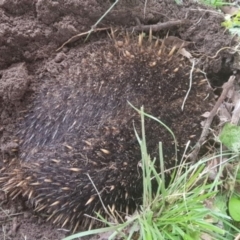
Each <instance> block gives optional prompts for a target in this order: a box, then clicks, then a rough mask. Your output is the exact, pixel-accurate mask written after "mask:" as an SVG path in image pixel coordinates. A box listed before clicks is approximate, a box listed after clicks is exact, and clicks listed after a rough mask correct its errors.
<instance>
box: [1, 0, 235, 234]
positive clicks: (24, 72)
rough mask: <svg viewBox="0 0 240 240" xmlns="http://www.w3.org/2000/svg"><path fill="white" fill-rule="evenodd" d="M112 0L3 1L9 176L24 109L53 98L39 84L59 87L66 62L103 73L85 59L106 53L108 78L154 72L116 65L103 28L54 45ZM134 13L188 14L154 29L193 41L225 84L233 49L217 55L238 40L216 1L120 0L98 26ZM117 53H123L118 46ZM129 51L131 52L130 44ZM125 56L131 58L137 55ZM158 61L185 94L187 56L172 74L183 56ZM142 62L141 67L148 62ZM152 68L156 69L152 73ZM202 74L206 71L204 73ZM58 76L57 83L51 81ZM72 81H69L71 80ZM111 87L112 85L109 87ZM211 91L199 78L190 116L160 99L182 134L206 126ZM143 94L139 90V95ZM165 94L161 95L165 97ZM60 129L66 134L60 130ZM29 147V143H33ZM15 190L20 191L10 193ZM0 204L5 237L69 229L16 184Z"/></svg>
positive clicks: (217, 81)
mask: <svg viewBox="0 0 240 240" xmlns="http://www.w3.org/2000/svg"><path fill="white" fill-rule="evenodd" d="M111 2H113V1H100V0H88V1H85V0H76V1H74V0H71V1H70V0H59V1H51V0H33V1H28V0H18V1H16V0H3V1H1V3H0V56H1V58H0V110H1V116H0V124H1V125H0V150H1V154H0V166H1V173H2V175H1V178H2V177H3V176H5V175H4V173H5V172H8V173H9V172H11V169H13V168H16V166H18V165H19V159H21V156H23V155H24V154H25V153H24V152H25V149H24V150H23V149H21V148H20V152H19V150H18V147H19V145H18V144H19V143H18V141H17V140H16V138H17V137H16V136H17V132H18V131H19V124H20V122H21V121H22V119H24V118H25V117H26V116H29V115H30V117H31V114H28V113H29V111H30V110H29V109H31V105H34V101H35V100H36V99H37V100H36V101H37V102H39V101H42V102H44V103H45V106H46V104H47V103H46V102H47V101H46V99H48V97H49V96H48V95H44V94H43V95H42V96H41V98H40V100H39V94H38V93H39V92H44V88H45V89H48V88H49V89H52V90H53V91H55V90H56V88H58V87H59V88H60V89H61V88H62V84H63V83H64V81H65V80H69V79H74V78H76V76H78V75H77V73H76V72H74V73H73V72H72V75H71V74H70V73H69V72H70V71H68V69H72V70H74V69H75V70H76V71H77V68H76V67H77V66H78V64H82V65H81V68H80V70H79V71H80V73H82V71H83V70H81V69H83V68H86V69H87V70H89V72H88V75H87V74H86V73H85V74H86V75H85V78H86V79H87V78H90V79H93V78H94V77H93V76H96V75H98V71H100V70H99V69H97V67H98V66H100V65H98V64H97V63H95V65H94V64H93V66H94V68H92V70H91V68H89V66H88V61H90V60H91V61H92V62H94V61H96V62H97V61H102V62H104V61H105V63H106V64H105V65H104V64H103V65H102V68H103V69H104V71H105V72H104V74H105V75H104V74H103V75H102V78H104V79H105V80H107V79H108V78H109V79H110V77H111V76H114V75H115V76H119V75H121V74H123V73H124V74H125V72H127V73H128V77H129V79H130V78H131V77H133V76H135V75H136V76H135V77H136V79H137V77H138V74H139V76H148V75H149V74H152V72H151V71H150V70H149V72H145V73H141V69H140V68H139V65H138V69H137V71H135V72H133V73H131V72H130V69H129V68H128V63H126V61H125V60H124V61H125V62H124V61H122V62H121V61H120V62H118V63H119V66H113V65H111V64H110V63H109V62H111V61H115V60H113V58H114V54H113V53H114V51H112V50H111V47H109V49H108V45H109V46H110V45H111V46H114V45H113V44H112V42H113V40H112V39H110V38H109V35H108V33H107V32H106V31H99V32H95V33H92V34H91V36H90V37H89V38H88V39H87V41H85V38H79V39H78V40H77V41H75V42H72V43H70V44H68V45H66V46H65V47H64V48H63V49H62V50H61V51H60V52H56V49H58V48H59V47H60V46H61V45H62V44H63V43H64V42H65V41H67V40H68V39H69V38H71V37H72V36H74V35H76V34H79V33H83V32H86V31H88V30H89V29H91V27H92V26H93V25H94V24H95V23H96V22H97V20H98V19H99V18H100V17H101V16H102V15H103V14H104V13H105V12H106V10H107V9H108V8H109V7H110V6H111ZM136 19H138V20H139V21H140V22H141V24H143V25H148V24H157V23H158V22H168V21H174V20H183V19H187V20H188V21H187V22H186V24H182V25H180V26H175V27H173V28H171V29H165V30H162V31H159V32H157V33H155V36H157V37H159V38H163V37H165V36H166V35H167V34H168V35H169V36H175V37H177V38H178V39H182V40H184V41H186V42H188V43H189V44H188V46H187V47H186V48H187V49H188V51H190V52H191V53H192V54H193V56H195V57H198V59H200V61H199V62H198V63H197V65H196V68H198V69H202V70H204V71H205V72H206V74H207V76H208V78H209V80H210V81H211V84H212V85H213V86H221V85H222V83H223V82H224V81H227V80H228V77H229V76H230V75H231V74H232V71H233V70H234V69H233V67H232V65H233V62H234V56H233V55H232V54H230V52H229V51H228V50H227V49H226V50H223V51H220V52H219V54H218V55H215V54H216V53H217V51H218V50H220V49H221V48H224V47H231V46H233V45H234V44H235V42H234V39H232V38H231V36H229V35H228V33H227V32H226V31H225V29H223V28H221V27H220V26H221V22H222V21H223V15H222V14H220V13H217V12H215V11H213V9H208V8H207V7H204V6H199V5H196V4H193V3H191V2H188V3H185V4H184V5H177V4H176V3H175V2H174V1H160V0H159V1H155V0H154V1H147V5H146V6H145V1H129V0H126V1H120V2H119V3H118V4H117V5H116V7H115V8H114V9H113V10H112V11H111V12H110V13H109V14H108V15H107V16H106V17H105V18H104V19H103V20H102V21H101V23H100V24H99V25H98V27H101V28H103V27H114V28H122V29H123V28H130V27H133V26H136V25H137V24H138V23H137V21H136ZM98 49H101V50H102V55H104V54H105V53H106V56H104V57H103V60H101V59H99V58H98V57H99V55H97V54H96V56H95V55H94V51H96V52H98V51H99V50H98ZM128 50H129V51H127V55H128V53H130V55H129V56H123V58H124V57H125V58H126V57H129V58H131V54H132V53H131V49H128ZM88 52H89V55H88ZM119 53H121V51H120V52H119ZM124 53H125V54H126V51H125V52H124ZM123 55H124V54H123ZM128 61H129V62H131V61H135V60H131V61H130V60H128ZM147 61H148V62H147V63H148V64H149V68H151V67H154V66H155V64H156V63H155V60H153V59H150V60H149V59H147ZM184 61H185V62H187V61H188V60H186V59H185V60H184ZM115 62H116V61H115ZM185 62H184V64H185ZM188 62H189V61H188ZM107 63H108V64H107ZM84 64H85V65H86V66H85V65H84ZM161 64H162V65H161V66H162V68H163V69H164V68H165V69H164V71H165V72H166V69H167V68H168V70H170V71H169V72H170V73H169V74H168V75H166V74H165V73H164V74H165V75H164V74H162V76H163V79H166V76H169V77H170V79H176V78H177V79H178V78H179V82H177V81H174V82H173V83H172V85H169V86H170V87H171V89H173V88H174V87H175V88H176V89H177V91H176V93H175V96H177V97H178V98H180V97H181V99H183V98H184V94H183V92H186V90H187V89H188V87H187V84H188V79H189V72H190V70H191V64H190V62H189V65H188V67H186V69H185V71H183V72H181V71H180V73H179V74H180V75H174V74H175V73H174V71H175V69H176V68H177V67H178V66H181V64H180V63H175V64H176V66H175V65H169V66H167V64H165V65H164V64H163V63H161ZM131 66H132V65H131ZM144 67H145V66H144ZM144 67H143V69H145V68H144ZM108 69H109V71H108ZM126 69H127V70H126ZM135 70H136V69H135ZM101 71H103V70H101ZM156 71H157V70H156ZM164 71H163V72H164ZM176 71H177V70H176ZM140 73H141V74H140ZM124 74H123V75H124ZM134 74H135V75H134ZM151 76H153V77H154V74H152V75H151ZM184 76H185V78H186V84H185V85H186V86H185V88H183V86H181V85H182V84H180V83H183V82H182V81H183V80H182V79H184ZM125 77H126V76H125ZM146 78H147V77H146ZM202 78H203V79H204V76H203V75H202ZM46 79H50V81H49V82H47V83H46ZM113 79H114V78H113ZM180 79H181V82H180ZM197 79H198V80H199V82H200V80H201V77H200V73H198V78H197ZM129 81H130V80H129ZM54 83H56V86H54V87H52V86H53V85H54ZM67 86H68V87H69V85H67ZM166 86H167V85H164V88H165V89H166V90H167V87H166ZM63 89H64V87H63ZM104 89H105V88H104ZM153 89H154V87H153ZM180 90H181V91H182V94H180V93H179V95H178V91H179V92H180ZM104 91H105V90H104ZM122 91H123V90H122ZM106 92H107V93H108V91H107V90H106ZM148 94H150V93H148ZM207 94H208V90H207V88H206V84H205V85H204V86H201V85H196V86H194V87H193V92H192V95H190V96H189V102H191V104H192V105H186V111H188V112H187V113H186V114H185V116H182V117H183V118H182V119H180V118H179V116H180V115H178V114H180V110H179V106H181V103H180V102H178V101H175V102H172V105H170V103H169V106H167V103H166V102H165V105H164V106H162V109H163V112H165V113H166V112H167V111H168V110H169V108H171V111H172V112H171V114H172V115H170V113H169V118H166V123H167V124H170V125H171V124H172V125H171V126H172V127H173V129H174V127H176V132H177V137H178V138H180V136H181V137H182V138H183V140H184V139H185V138H188V136H189V137H190V135H191V136H192V138H193V139H194V141H197V139H198V136H199V134H200V131H201V129H200V127H199V126H200V125H197V124H198V123H199V124H200V122H201V120H202V119H201V118H200V115H201V114H202V113H203V112H204V111H207V110H208V111H209V110H211V104H212V103H213V98H211V97H210V98H209V100H208V101H209V102H207V103H206V104H202V105H201V103H200V102H201V99H203V97H204V96H205V95H207ZM210 95H211V94H210ZM154 96H156V94H154ZM43 98H44V99H43ZM126 98H127V97H126ZM139 98H141V96H140V95H139ZM163 98H164V97H162V98H161V99H163ZM49 99H51V98H49ZM145 101H147V100H145ZM157 101H158V99H155V100H154V101H153V100H150V99H149V104H150V105H153V104H156V109H154V110H153V111H152V114H153V115H155V114H158V110H157V106H158V104H159V103H157ZM174 104H175V105H174ZM146 105H147V103H146ZM195 106H196V108H195ZM47 109H48V110H50V109H51V106H50V107H49V106H48V107H47ZM177 109H178V110H177ZM175 110H176V111H175ZM42 111H43V110H42ZM89 111H90V110H89ZM46 114H47V113H46ZM116 114H117V113H116ZM125 114H126V113H125ZM161 117H162V116H161ZM191 117H192V119H193V120H192V121H191V122H190V120H189V122H186V123H185V124H186V125H184V121H185V120H186V119H191ZM89 118H90V117H89ZM167 119H170V120H171V121H170V122H171V123H169V122H168V121H167ZM172 119H177V120H176V121H179V122H181V123H183V125H181V126H182V129H186V128H187V126H189V124H190V123H191V124H195V125H194V126H193V129H194V130H191V129H190V130H189V131H190V132H187V131H186V132H184V131H180V130H181V129H180V130H179V131H178V128H177V126H175V125H176V124H175V125H174V122H175V121H172ZM196 122H198V123H196ZM25 124H26V123H25ZM27 124H29V126H30V125H31V121H29V122H27ZM21 126H22V125H21ZM197 126H198V127H197ZM24 128H25V129H26V128H28V125H25V126H24ZM191 131H193V132H192V134H190V133H191ZM194 131H195V132H194ZM59 137H61V136H60V135H59ZM180 142H181V141H180ZM31 144H32V143H31ZM29 148H31V146H29ZM26 149H27V151H28V147H27V148H26ZM26 154H27V153H26ZM1 182H3V180H1ZM16 184H17V183H16ZM15 196H16V198H15V199H13V198H14V197H15ZM1 208H2V210H1V212H0V219H1V222H0V223H1V225H2V227H1V232H0V238H1V239H62V238H63V237H64V236H66V235H67V234H69V232H68V229H67V228H66V229H62V228H57V227H56V226H55V225H52V224H51V223H49V222H46V219H45V218H44V217H45V213H44V212H41V213H39V214H36V213H34V212H33V210H32V207H31V202H29V201H27V200H26V199H25V198H22V197H21V196H20V195H19V194H18V192H12V195H11V194H10V196H9V195H7V196H6V195H4V193H2V195H1Z"/></svg>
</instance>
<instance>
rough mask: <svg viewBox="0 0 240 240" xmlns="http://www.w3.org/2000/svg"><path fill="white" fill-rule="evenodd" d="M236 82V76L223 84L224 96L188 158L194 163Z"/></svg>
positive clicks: (211, 114)
mask: <svg viewBox="0 0 240 240" xmlns="http://www.w3.org/2000/svg"><path fill="white" fill-rule="evenodd" d="M234 80H235V76H231V77H230V78H229V79H228V81H227V82H226V83H224V84H223V87H222V88H223V91H222V94H221V96H220V97H219V99H218V100H217V102H216V103H215V105H214V107H213V109H212V110H211V112H210V114H209V116H208V118H207V120H206V121H205V124H204V126H203V130H202V134H201V136H200V138H199V140H198V142H197V144H196V146H195V148H194V150H193V151H192V152H191V153H190V154H189V156H188V157H189V158H190V160H191V161H192V162H196V160H197V155H198V152H199V150H200V148H201V146H202V144H203V143H204V141H205V140H206V138H207V136H208V133H209V128H210V126H211V123H212V121H213V118H214V116H215V115H216V113H217V110H218V108H219V107H220V105H221V104H222V102H223V101H224V99H225V98H226V96H227V93H228V91H229V90H230V88H232V87H233V84H234Z"/></svg>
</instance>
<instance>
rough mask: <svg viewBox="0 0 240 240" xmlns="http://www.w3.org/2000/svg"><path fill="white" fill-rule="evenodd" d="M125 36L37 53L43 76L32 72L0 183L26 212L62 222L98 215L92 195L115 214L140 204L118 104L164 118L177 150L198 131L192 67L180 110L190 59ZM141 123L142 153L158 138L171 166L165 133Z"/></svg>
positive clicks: (130, 131)
mask: <svg viewBox="0 0 240 240" xmlns="http://www.w3.org/2000/svg"><path fill="white" fill-rule="evenodd" d="M135 38H136V37H134V36H132V37H131V38H129V37H128V36H125V37H119V39H118V40H116V39H114V40H110V39H108V40H100V41H98V42H96V43H94V44H89V45H88V46H85V48H84V49H82V48H81V47H80V48H78V49H71V50H70V51H69V52H68V53H66V56H65V58H64V59H63V60H62V61H61V62H60V63H59V61H57V63H56V61H54V60H49V61H47V62H46V65H45V67H44V68H45V74H44V75H40V74H39V75H38V72H36V75H35V77H36V78H38V80H39V81H38V85H37V86H35V87H36V89H37V90H36V91H35V93H34V94H33V95H32V103H31V104H28V105H27V106H26V115H25V116H24V118H23V119H22V120H21V121H20V123H19V126H18V129H19V130H18V133H17V137H18V139H19V162H18V164H17V165H16V167H15V168H14V169H12V170H11V172H5V178H3V179H4V181H5V182H4V186H3V189H4V190H5V191H6V192H8V193H9V195H10V196H11V197H12V198H15V197H16V196H18V195H23V196H25V197H27V198H28V199H29V200H30V202H32V203H33V205H34V209H35V211H37V212H41V211H44V212H45V213H46V214H48V219H51V220H52V221H53V222H54V223H57V224H60V225H61V226H66V225H68V226H69V227H70V228H71V229H72V230H76V229H77V228H78V227H79V226H83V225H84V226H86V225H88V224H90V222H89V221H88V218H85V217H84V216H85V214H87V215H93V214H94V212H99V213H100V214H104V211H103V208H102V204H101V202H100V199H99V195H98V194H100V196H101V199H102V201H103V203H104V204H105V206H110V207H111V208H112V210H114V209H116V210H117V211H118V212H120V213H131V212H133V211H134V209H135V208H136V206H137V205H138V204H141V197H142V172H141V164H139V163H140V161H141V153H140V148H139V145H138V142H137V139H136V137H135V133H134V127H135V128H136V129H137V130H138V132H139V133H140V131H139V129H140V116H139V114H138V113H137V112H136V111H135V110H134V109H133V108H132V107H131V106H130V105H129V104H128V102H130V103H131V104H132V105H134V106H135V107H137V108H140V107H141V106H142V105H143V106H144V110H145V112H146V113H148V114H152V115H153V116H155V117H156V118H159V119H160V120H161V121H162V122H164V123H165V124H167V125H168V126H169V127H170V128H171V129H172V131H173V132H174V133H175V135H176V137H177V140H178V143H179V146H178V147H179V149H180V152H181V150H182V149H183V148H184V144H185V143H186V142H187V141H188V140H189V139H190V138H191V139H193V140H196V139H197V138H198V137H199V134H200V132H201V127H200V119H199V116H200V114H201V113H203V112H205V111H207V110H209V104H208V103H207V102H208V101H203V99H204V98H205V97H206V95H207V92H206V86H205V84H203V82H201V81H200V80H202V79H203V77H202V75H201V74H200V73H198V72H197V71H196V70H195V71H194V72H193V77H192V82H193V85H192V89H191V91H190V94H189V96H188V98H187V101H186V103H185V106H184V110H183V111H182V110H181V106H182V104H183V100H184V97H185V96H186V92H187V90H188V88H189V74H190V70H191V67H192V66H191V63H190V62H189V60H188V59H187V58H185V57H184V56H182V55H180V54H178V53H177V50H176V51H175V52H174V49H172V48H170V49H169V48H166V47H165V46H164V43H163V42H162V41H159V40H156V41H153V40H151V41H147V40H146V41H145V40H143V39H142V37H140V38H139V41H138V40H136V39H135ZM171 47H174V46H171ZM42 70H43V69H41V71H42ZM42 72H43V71H42ZM145 128H146V138H147V145H148V151H149V153H150V155H151V157H152V158H153V157H158V142H159V141H162V142H163V149H164V157H165V163H166V167H170V166H173V165H175V161H174V158H175V153H174V142H173V139H172V136H171V134H169V132H168V131H167V130H166V129H165V128H164V127H162V126H161V125H160V124H159V123H157V122H155V121H153V120H150V119H146V122H145ZM93 183H94V185H95V187H96V189H97V190H98V193H97V192H96V189H95V187H94V186H93Z"/></svg>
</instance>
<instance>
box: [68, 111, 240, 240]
mask: <svg viewBox="0 0 240 240" xmlns="http://www.w3.org/2000/svg"><path fill="white" fill-rule="evenodd" d="M139 113H140V115H141V122H142V130H141V131H142V134H141V135H142V139H141V138H140V137H139V135H138V133H137V132H136V130H135V134H136V136H137V139H138V142H139V145H140V148H141V154H142V172H143V176H144V178H143V203H142V207H141V210H140V211H138V212H137V213H136V214H134V215H133V216H131V217H129V218H128V219H127V220H126V221H125V222H123V223H121V224H118V225H115V224H112V223H110V222H107V221H106V220H104V219H103V218H101V219H102V221H104V222H105V223H106V224H107V226H108V227H106V228H101V229H95V230H90V231H86V232H82V233H77V234H74V235H72V236H69V237H66V238H65V239H64V240H71V239H76V238H78V237H83V236H87V235H92V234H102V233H104V232H107V233H108V239H110V240H111V239H115V238H116V237H121V238H122V239H127V240H130V239H141V240H151V239H153V240H154V239H159V240H161V239H162V240H182V239H183V240H198V239H199V240H201V239H209V240H211V239H218V240H221V239H222V240H223V239H229V240H231V239H234V237H235V234H236V233H238V232H240V231H239V229H238V228H237V227H235V226H234V225H233V224H232V220H231V218H230V217H229V216H228V215H227V213H226V211H223V210H221V208H219V207H217V206H216V205H215V200H216V199H218V200H219V198H217V196H218V195H219V193H220V192H219V190H218V189H220V187H221V185H222V180H221V179H220V175H221V174H217V176H216V179H215V181H212V182H210V183H209V182H208V175H209V171H208V170H206V165H207V163H208V162H209V161H211V158H205V159H202V160H201V161H199V162H198V163H196V164H194V165H190V164H188V163H186V162H185V161H184V160H183V159H182V160H181V161H180V164H179V165H177V166H176V167H175V168H173V169H172V175H171V181H170V184H166V177H167V176H168V174H167V172H166V170H165V169H164V159H163V154H162V152H163V151H162V148H163V147H162V143H161V142H160V143H159V159H153V160H151V157H150V155H149V154H148V151H147V147H146V146H147V144H146V141H147V140H146V138H145V128H144V117H145V116H147V117H149V115H147V114H145V113H144V112H143V108H141V110H140V111H139ZM150 117H151V116H150ZM151 118H153V117H151ZM153 119H154V118H153ZM154 120H155V119H154ZM169 130H170V129H169ZM170 131H171V130H170ZM170 133H171V134H173V133H172V132H170ZM173 136H174V135H173ZM229 154H230V153H229V152H228V153H226V154H225V155H227V156H229V157H230V155H229ZM156 161H159V164H160V166H161V172H160V173H157V172H156V170H155V167H154V165H155V163H156ZM153 179H154V181H157V183H158V190H157V192H156V193H153V192H152V180H153ZM221 196H222V195H221V194H220V197H221ZM224 201H225V205H226V199H225V200H224ZM220 202H221V204H222V205H224V202H223V200H222V201H221V200H220ZM209 203H211V204H210V205H212V207H209V206H208V205H209ZM226 237H227V238H226Z"/></svg>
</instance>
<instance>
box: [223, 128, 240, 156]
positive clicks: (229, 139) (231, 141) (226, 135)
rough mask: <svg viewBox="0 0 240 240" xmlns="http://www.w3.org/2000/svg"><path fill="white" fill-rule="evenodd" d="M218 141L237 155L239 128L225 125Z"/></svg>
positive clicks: (239, 149)
mask: <svg viewBox="0 0 240 240" xmlns="http://www.w3.org/2000/svg"><path fill="white" fill-rule="evenodd" d="M219 139H220V141H221V142H222V144H223V145H225V146H226V147H227V148H228V149H229V150H232V151H233V152H237V153H239V151H240V127H239V126H236V125H233V124H231V123H226V124H225V125H224V127H223V129H222V132H221V133H220V136H219Z"/></svg>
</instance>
